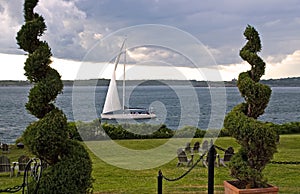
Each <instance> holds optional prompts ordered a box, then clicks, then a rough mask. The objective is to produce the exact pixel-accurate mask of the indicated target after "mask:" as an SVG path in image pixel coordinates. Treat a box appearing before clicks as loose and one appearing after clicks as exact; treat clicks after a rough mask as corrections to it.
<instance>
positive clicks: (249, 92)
mask: <svg viewBox="0 0 300 194" xmlns="http://www.w3.org/2000/svg"><path fill="white" fill-rule="evenodd" d="M244 36H245V37H246V39H247V40H248V42H247V43H246V45H245V46H244V47H243V48H242V49H241V51H240V56H241V58H242V59H243V60H245V61H247V62H248V63H249V64H250V65H251V70H249V71H247V72H242V73H240V75H239V78H238V81H237V86H238V88H239V91H240V93H241V95H242V97H243V98H244V99H245V101H246V102H243V103H241V104H239V105H237V106H236V107H234V108H233V109H232V110H231V112H229V113H228V114H227V115H226V117H225V120H224V127H225V128H226V129H227V130H228V131H229V133H230V135H231V136H233V137H234V138H235V139H236V140H237V142H238V143H239V144H240V145H241V148H240V150H239V151H238V153H236V154H235V155H234V156H233V158H232V159H231V163H230V169H231V175H232V176H233V177H235V178H237V179H238V180H239V184H240V186H241V187H242V188H260V187H266V186H267V184H266V179H264V177H263V174H262V171H263V169H264V168H265V166H266V165H267V164H268V163H269V162H270V160H271V159H272V158H273V154H274V153H275V152H276V150H277V142H278V140H279V136H278V134H277V133H276V130H275V129H274V127H273V126H274V125H271V124H268V123H265V122H262V121H258V120H257V118H258V117H259V116H260V115H262V114H263V113H264V110H265V108H266V107H267V105H268V102H269V99H270V96H271V92H272V91H271V89H270V87H268V86H266V85H263V84H261V83H260V82H259V81H260V78H261V76H262V75H264V73H265V66H266V65H265V63H264V61H263V60H262V59H261V58H260V57H259V56H258V55H257V53H258V52H260V51H261V41H260V38H259V34H258V32H257V31H256V30H255V28H254V27H252V26H250V25H248V26H247V27H246V30H245V32H244Z"/></svg>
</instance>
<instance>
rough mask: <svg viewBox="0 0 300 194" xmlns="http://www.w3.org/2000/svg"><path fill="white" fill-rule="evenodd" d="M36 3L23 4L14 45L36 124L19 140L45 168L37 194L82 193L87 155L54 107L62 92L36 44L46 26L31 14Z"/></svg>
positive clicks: (43, 47)
mask: <svg viewBox="0 0 300 194" xmlns="http://www.w3.org/2000/svg"><path fill="white" fill-rule="evenodd" d="M37 3H38V0H25V3H24V18H25V24H24V25H23V26H22V27H21V29H20V31H19V32H18V34H17V37H16V39H17V43H18V45H19V46H20V48H21V49H23V50H24V51H26V52H28V58H27V60H26V62H25V66H24V70H25V75H26V76H27V79H28V80H29V81H30V83H32V84H33V88H32V89H31V90H30V92H29V96H28V102H27V103H26V109H27V110H28V111H29V112H30V113H31V114H32V115H34V116H36V117H37V118H38V119H39V120H38V121H36V122H33V123H31V124H30V125H29V126H28V127H27V129H26V130H25V132H24V134H23V137H22V139H23V140H24V143H25V145H26V146H27V147H28V148H29V149H30V151H31V152H32V153H33V154H35V155H36V156H37V157H39V158H40V159H41V160H43V161H44V162H46V163H47V164H48V165H49V168H47V169H46V170H45V173H44V174H43V176H42V178H41V183H42V184H41V185H40V187H39V189H40V191H39V192H40V193H65V191H68V192H69V193H76V192H78V193H85V191H88V190H89V188H90V187H91V180H92V179H91V169H92V167H91V160H90V158H89V156H88V153H87V151H86V150H85V149H84V148H83V147H82V146H81V145H80V144H79V142H74V141H71V140H70V139H69V135H70V134H71V133H74V131H73V132H72V131H71V130H69V128H68V124H67V119H66V116H65V115H64V113H63V112H62V111H61V110H59V109H58V108H56V107H55V104H54V102H55V99H56V97H57V95H58V94H60V93H61V92H62V89H63V83H62V81H61V79H60V75H59V73H58V72H57V71H56V70H55V69H52V68H51V67H50V64H51V60H50V57H51V56H52V53H51V49H50V47H49V45H48V43H47V42H46V41H40V40H39V37H40V36H42V35H43V34H44V31H45V30H46V24H45V22H44V18H43V17H42V16H40V15H39V14H37V13H34V8H35V6H36V5H37Z"/></svg>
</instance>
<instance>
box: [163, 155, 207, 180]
mask: <svg viewBox="0 0 300 194" xmlns="http://www.w3.org/2000/svg"><path fill="white" fill-rule="evenodd" d="M205 154H206V152H204V153H203V154H202V155H201V156H200V158H199V159H198V160H197V161H196V162H195V163H194V164H193V166H191V167H190V168H189V169H188V170H187V171H186V172H185V173H183V174H182V175H181V176H179V177H177V178H173V179H172V178H168V177H165V176H164V175H162V177H163V178H164V179H165V180H167V181H178V180H180V179H182V178H183V177H185V176H186V175H187V174H188V173H189V172H191V171H192V170H193V168H195V166H197V164H198V163H199V162H200V161H201V160H202V159H203V157H204V156H205Z"/></svg>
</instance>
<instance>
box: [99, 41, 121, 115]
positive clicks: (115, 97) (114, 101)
mask: <svg viewBox="0 0 300 194" xmlns="http://www.w3.org/2000/svg"><path fill="white" fill-rule="evenodd" d="M124 44H125V40H124V42H123V44H122V47H121V49H120V53H119V54H118V56H117V58H116V61H115V67H114V70H113V73H112V78H111V79H110V82H109V86H108V90H107V94H106V98H105V103H104V107H103V111H102V113H104V114H105V113H108V112H112V111H116V110H121V109H122V106H121V103H120V98H119V94H118V88H117V82H116V69H117V66H118V64H119V61H120V56H121V54H122V50H123V47H124Z"/></svg>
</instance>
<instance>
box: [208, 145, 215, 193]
mask: <svg viewBox="0 0 300 194" xmlns="http://www.w3.org/2000/svg"><path fill="white" fill-rule="evenodd" d="M208 155H209V157H208V194H213V193H214V173H215V172H214V171H215V169H214V168H215V155H216V150H215V146H214V145H213V142H212V141H211V146H210V149H209V153H208Z"/></svg>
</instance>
